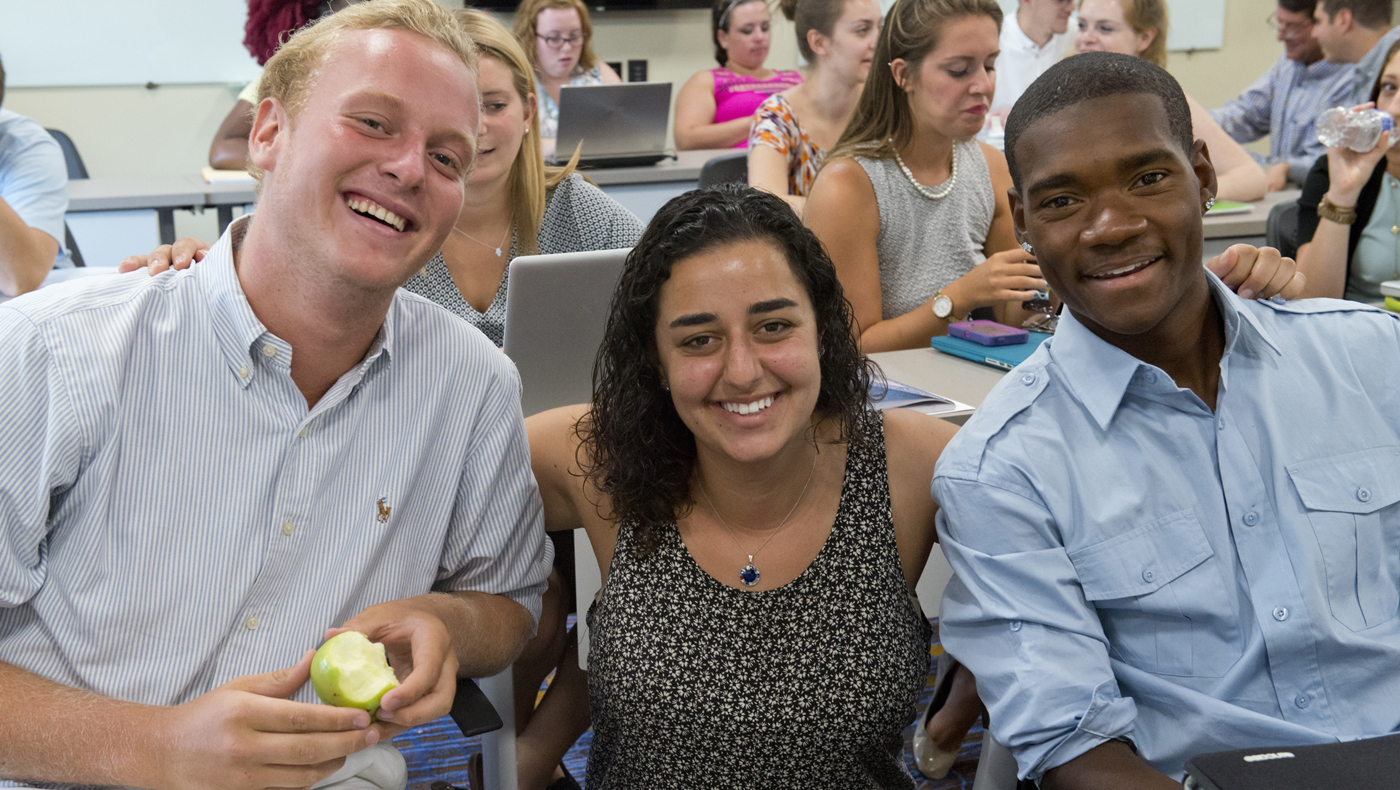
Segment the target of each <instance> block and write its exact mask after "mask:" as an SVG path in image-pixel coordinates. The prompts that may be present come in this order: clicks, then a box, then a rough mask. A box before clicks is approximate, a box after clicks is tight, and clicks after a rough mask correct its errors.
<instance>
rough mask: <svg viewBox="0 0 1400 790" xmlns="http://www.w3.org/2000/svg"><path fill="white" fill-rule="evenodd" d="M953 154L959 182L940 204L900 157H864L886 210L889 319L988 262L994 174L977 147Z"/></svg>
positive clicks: (884, 288)
mask: <svg viewBox="0 0 1400 790" xmlns="http://www.w3.org/2000/svg"><path fill="white" fill-rule="evenodd" d="M953 152H954V153H953V156H954V157H956V162H957V170H958V182H957V184H956V185H955V186H954V187H953V191H951V192H949V193H948V194H947V195H946V196H945V197H943V198H941V199H939V200H933V199H931V198H927V197H924V196H923V195H922V194H920V193H919V191H918V190H917V189H915V188H914V185H913V184H911V183H909V179H908V178H906V177H905V175H904V172H903V171H902V170H900V169H899V163H898V162H896V161H894V160H893V159H865V158H861V157H857V158H856V161H857V162H859V163H860V166H861V167H862V168H864V169H865V173H866V175H868V176H870V183H871V185H872V186H874V187H875V200H876V202H877V203H879V206H880V238H879V241H878V243H877V246H876V249H877V250H878V252H879V255H880V296H881V306H882V308H883V313H884V315H883V318H886V319H889V318H896V317H898V316H901V315H904V314H905V313H908V312H910V311H912V310H913V309H914V308H916V307H919V306H920V305H922V304H923V303H924V302H927V301H928V300H929V299H931V298H933V295H934V294H936V293H938V292H939V291H940V290H941V289H942V288H943V287H944V286H945V285H947V284H948V283H951V282H952V281H954V280H956V279H958V278H959V277H962V276H963V275H964V274H967V273H968V272H970V271H972V267H974V266H976V265H977V264H979V263H981V262H982V261H984V260H986V257H987V256H986V255H984V254H983V253H982V247H983V245H985V244H986V243H987V231H988V230H989V229H991V227H992V214H993V213H994V212H995V211H996V196H995V193H994V192H993V191H992V176H991V173H990V172H989V171H988V170H987V160H986V158H985V157H983V155H982V150H981V149H980V148H978V147H977V141H975V140H966V141H962V142H957V143H954V144H953ZM945 183H946V182H945ZM924 186H926V187H928V188H930V189H933V190H938V189H939V188H940V187H941V186H942V185H941V184H925V185H924Z"/></svg>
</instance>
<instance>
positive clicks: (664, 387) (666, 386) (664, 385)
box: [661, 379, 671, 392]
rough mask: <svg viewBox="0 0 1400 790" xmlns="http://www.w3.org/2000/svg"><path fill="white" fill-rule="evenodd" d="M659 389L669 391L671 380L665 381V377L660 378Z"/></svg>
mask: <svg viewBox="0 0 1400 790" xmlns="http://www.w3.org/2000/svg"><path fill="white" fill-rule="evenodd" d="M661 389H662V390H664V391H666V392H670V391H671V382H669V381H667V380H666V379H662V380H661Z"/></svg>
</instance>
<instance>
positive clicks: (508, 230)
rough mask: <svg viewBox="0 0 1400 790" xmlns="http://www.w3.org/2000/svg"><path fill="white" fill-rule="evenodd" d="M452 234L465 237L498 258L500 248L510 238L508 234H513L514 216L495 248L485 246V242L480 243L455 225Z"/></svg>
mask: <svg viewBox="0 0 1400 790" xmlns="http://www.w3.org/2000/svg"><path fill="white" fill-rule="evenodd" d="M452 232H453V233H460V234H462V235H463V236H466V237H467V238H469V239H471V240H472V241H474V242H476V243H477V244H480V245H481V246H483V247H485V248H486V249H488V250H491V251H492V252H494V253H496V257H497V258H499V257H501V248H502V247H504V246H506V240H507V239H509V238H510V234H512V233H514V232H515V215H514V214H512V215H510V221H509V222H507V223H506V235H504V236H502V237H501V243H500V244H497V245H496V246H495V247H492V246H491V245H490V244H487V243H486V242H484V241H482V240H481V239H478V238H477V237H475V236H473V235H471V234H470V233H468V232H466V231H465V230H462V229H461V228H459V227H457V226H456V225H453V226H452Z"/></svg>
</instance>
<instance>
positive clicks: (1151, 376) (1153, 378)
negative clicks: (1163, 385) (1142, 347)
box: [1143, 370, 1157, 384]
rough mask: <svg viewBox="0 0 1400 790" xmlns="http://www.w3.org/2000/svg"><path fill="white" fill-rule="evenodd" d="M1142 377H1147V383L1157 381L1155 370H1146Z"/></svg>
mask: <svg viewBox="0 0 1400 790" xmlns="http://www.w3.org/2000/svg"><path fill="white" fill-rule="evenodd" d="M1143 378H1145V379H1147V383H1148V384H1156V383H1157V373H1156V372H1155V371H1151V370H1149V371H1147V373H1146V374H1145V375H1144V376H1143Z"/></svg>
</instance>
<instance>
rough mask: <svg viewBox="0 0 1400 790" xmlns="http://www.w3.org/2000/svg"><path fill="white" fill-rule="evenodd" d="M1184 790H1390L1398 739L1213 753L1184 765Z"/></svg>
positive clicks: (1397, 772)
mask: <svg viewBox="0 0 1400 790" xmlns="http://www.w3.org/2000/svg"><path fill="white" fill-rule="evenodd" d="M1182 786H1183V787H1184V788H1186V789H1187V790H1316V789H1317V788H1333V787H1336V788H1346V790H1394V788H1396V787H1400V735H1386V736H1383V737H1380V738H1367V739H1365V740H1361V741H1348V742H1346V743H1325V744H1321V745H1317V746H1286V747H1275V748H1262V749H1239V750H1236V751H1232V752H1214V753H1212V754H1203V755H1201V756H1199V757H1193V758H1191V759H1190V760H1187V761H1186V781H1185V782H1183V783H1182Z"/></svg>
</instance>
